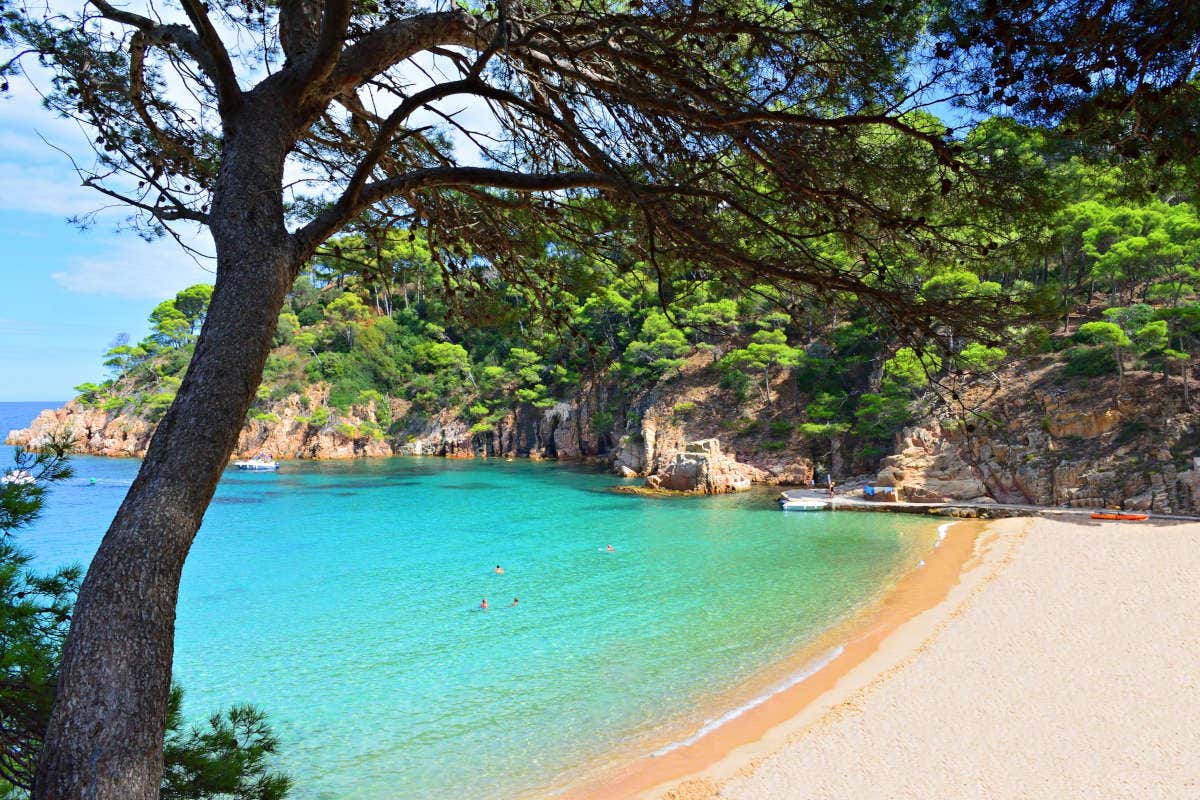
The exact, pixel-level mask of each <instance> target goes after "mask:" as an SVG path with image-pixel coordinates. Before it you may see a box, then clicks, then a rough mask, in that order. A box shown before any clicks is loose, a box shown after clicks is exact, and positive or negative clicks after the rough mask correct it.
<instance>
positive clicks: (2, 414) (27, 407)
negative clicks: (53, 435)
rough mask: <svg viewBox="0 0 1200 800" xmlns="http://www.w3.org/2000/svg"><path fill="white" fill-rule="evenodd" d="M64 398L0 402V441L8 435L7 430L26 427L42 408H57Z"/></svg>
mask: <svg viewBox="0 0 1200 800" xmlns="http://www.w3.org/2000/svg"><path fill="white" fill-rule="evenodd" d="M64 402H66V401H64V400H42V401H32V400H31V401H28V402H26V401H21V402H17V403H0V442H2V441H3V440H4V438H5V437H7V436H8V432H9V431H11V430H16V429H17V428H27V427H29V423H31V422H33V418H34V417H36V416H37V415H38V414H39V413H41V412H42V410H43V409H47V408H59V407H61V406H62V404H63V403H64Z"/></svg>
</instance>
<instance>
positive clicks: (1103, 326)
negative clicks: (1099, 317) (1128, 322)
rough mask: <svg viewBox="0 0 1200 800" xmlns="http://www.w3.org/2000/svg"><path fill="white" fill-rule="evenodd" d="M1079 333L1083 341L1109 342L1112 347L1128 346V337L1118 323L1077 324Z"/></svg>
mask: <svg viewBox="0 0 1200 800" xmlns="http://www.w3.org/2000/svg"><path fill="white" fill-rule="evenodd" d="M1079 335H1080V336H1081V337H1082V338H1083V340H1084V341H1088V342H1093V343H1095V344H1111V345H1113V346H1114V347H1128V346H1129V345H1130V341H1129V337H1128V336H1127V335H1126V334H1125V331H1123V330H1122V329H1121V326H1120V325H1117V324H1116V323H1113V322H1085V323H1083V324H1082V325H1080V326H1079Z"/></svg>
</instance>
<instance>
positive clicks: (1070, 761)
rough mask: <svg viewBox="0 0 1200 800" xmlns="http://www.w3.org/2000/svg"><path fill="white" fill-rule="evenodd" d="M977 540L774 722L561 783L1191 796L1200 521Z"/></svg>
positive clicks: (730, 792) (659, 792)
mask: <svg viewBox="0 0 1200 800" xmlns="http://www.w3.org/2000/svg"><path fill="white" fill-rule="evenodd" d="M952 530H953V529H952ZM955 538H956V537H955V536H954V534H953V533H951V534H950V535H949V536H948V537H947V539H946V542H947V544H950V543H953V542H954V541H955ZM973 538H974V543H973V545H972V547H971V553H970V554H969V556H968V557H967V558H966V560H965V561H964V562H963V563H962V567H961V571H960V573H959V575H960V580H957V581H956V582H954V584H953V585H951V586H950V587H949V588H948V591H947V592H946V594H945V596H944V598H943V599H942V600H941V601H940V602H937V603H935V604H933V605H932V606H931V607H929V608H927V609H926V610H925V611H923V612H918V613H915V614H914V615H912V616H911V617H909V618H908V619H907V620H906V621H904V622H903V623H902V624H900V625H898V626H896V627H895V628H893V629H892V630H891V631H890V633H887V634H886V635H884V636H882V638H879V640H878V646H877V647H876V648H875V649H874V650H873V651H872V652H870V653H868V654H866V655H865V657H864V658H862V659H860V660H858V661H857V663H854V664H852V665H849V668H848V669H842V670H837V671H836V674H835V670H834V669H833V667H834V666H835V665H836V664H837V659H834V660H832V661H831V663H830V664H829V665H828V667H827V668H826V669H824V670H818V671H817V672H816V673H815V674H814V676H813V680H810V681H804V682H801V683H800V684H799V686H798V687H796V688H797V689H800V688H802V687H804V686H806V685H808V686H809V687H810V691H809V693H808V697H807V698H804V697H802V696H800V695H794V696H792V697H791V698H789V697H788V696H787V693H786V692H785V693H781V694H780V695H779V697H778V698H776V697H772V698H770V699H769V700H768V701H766V702H765V703H764V704H763V708H764V709H773V710H774V718H775V719H778V722H776V723H775V724H773V725H770V726H768V727H766V728H765V730H763V731H762V732H761V733H757V732H755V731H753V730H749V729H747V730H744V731H742V732H741V733H740V734H739V732H738V731H737V730H735V729H734V728H733V726H732V725H730V726H726V729H724V730H719V731H717V732H715V733H714V736H718V735H719V736H720V737H721V738H722V739H723V740H724V741H723V743H722V745H721V746H720V747H717V746H714V747H712V748H710V752H709V753H708V756H709V757H708V758H707V760H705V759H704V758H698V759H697V760H696V762H695V763H694V764H693V766H694V769H691V770H690V771H687V772H686V774H682V775H676V774H669V772H668V771H666V770H658V771H657V772H656V771H655V769H644V768H639V767H633V768H630V767H626V768H625V769H624V772H623V773H622V774H619V775H616V776H615V777H613V778H612V779H611V780H609V781H608V782H599V781H598V782H595V783H593V784H592V785H590V786H589V787H587V791H586V792H585V791H579V792H576V793H572V794H569V795H568V796H569V797H592V798H610V797H611V798H618V797H620V798H630V797H632V798H639V800H642V799H647V800H648V799H649V798H655V799H656V800H713V799H714V798H718V797H719V798H722V800H726V799H727V800H776V798H805V799H806V800H808V799H810V798H812V799H815V798H823V799H824V798H829V799H830V800H832V798H846V797H896V798H901V797H903V798H924V797H958V798H981V800H982V798H991V797H1027V798H1035V799H1036V800H1043V798H1044V799H1045V800H1051V799H1053V800H1059V799H1060V798H1064V797H1106V798H1121V799H1122V800H1125V799H1126V798H1127V799H1128V800H1135V798H1137V799H1138V800H1140V798H1143V797H1158V798H1164V799H1165V800H1176V798H1178V800H1183V798H1192V797H1195V796H1196V792H1197V789H1198V788H1200V731H1198V730H1197V729H1196V728H1195V726H1194V724H1193V721H1194V720H1195V719H1196V718H1197V717H1200V683H1197V680H1196V673H1195V665H1196V664H1197V663H1200V635H1197V633H1196V632H1197V631H1198V630H1200V583H1197V581H1196V575H1197V574H1200V525H1198V524H1194V523H1192V524H1158V525H1155V524H1153V523H1137V522H1133V523H1130V522H1093V521H1091V520H1087V521H1066V520H1063V519H1047V518H1025V519H1019V518H1008V519H1003V520H998V521H994V522H990V523H988V524H987V525H986V526H983V525H981V526H979V529H978V530H977V531H976V535H975V536H974V537H973ZM960 544H961V542H960ZM914 572H915V573H919V572H920V570H914ZM910 577H911V576H910ZM878 632H879V631H878V630H877V629H871V630H868V632H867V633H866V634H865V636H867V637H871V636H873V635H875V634H877V633H878ZM857 643H858V642H856V644H857ZM847 650H849V647H847ZM822 676H824V678H825V680H824V681H823V683H822V685H820V686H817V685H815V684H817V683H818V681H817V680H816V679H817V678H821V677H822ZM644 760H645V759H644ZM610 775H611V773H610ZM656 779H658V780H656Z"/></svg>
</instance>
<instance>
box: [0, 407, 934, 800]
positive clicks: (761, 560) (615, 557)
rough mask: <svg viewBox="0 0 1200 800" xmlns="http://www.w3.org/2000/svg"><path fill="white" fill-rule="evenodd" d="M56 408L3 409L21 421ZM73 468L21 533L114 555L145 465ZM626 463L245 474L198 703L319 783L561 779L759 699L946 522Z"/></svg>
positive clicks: (211, 546) (426, 464)
mask: <svg viewBox="0 0 1200 800" xmlns="http://www.w3.org/2000/svg"><path fill="white" fill-rule="evenodd" d="M52 405H55V404H53V403H24V404H13V403H8V404H2V405H0V415H2V416H0V419H2V420H5V422H4V426H7V427H17V426H20V425H23V424H27V423H28V421H29V419H31V418H32V417H33V415H34V414H35V413H36V412H37V411H38V410H40V409H41V408H43V407H49V406H52ZM4 457H5V459H7V458H8V456H7V455H4ZM73 462H74V466H75V471H76V476H75V477H74V478H72V479H70V480H69V481H67V482H66V483H65V484H64V485H60V486H58V487H56V488H55V489H54V490H53V491H52V492H51V493H50V495H49V503H48V506H47V508H46V511H45V513H44V516H43V517H42V519H41V520H39V521H38V522H37V523H35V524H34V525H33V526H32V527H31V528H29V529H27V530H26V531H24V532H22V533H20V534H19V535H18V543H19V544H20V545H21V546H22V547H25V548H27V549H29V550H31V551H32V552H33V553H34V554H35V556H36V564H37V565H38V566H40V567H46V568H48V567H52V566H56V565H61V564H64V563H68V562H72V561H78V562H81V563H86V562H87V561H88V560H89V559H90V558H91V557H92V555H93V553H94V552H95V549H96V546H97V545H98V543H99V541H100V538H101V536H102V535H103V533H104V530H105V528H106V527H107V525H108V523H109V522H110V521H111V519H112V516H113V514H114V513H115V511H116V508H117V506H118V504H119V503H120V502H121V499H122V498H123V497H124V495H125V492H126V491H127V489H128V487H129V485H130V483H131V481H132V479H133V477H134V474H135V473H136V471H137V468H138V465H139V463H140V462H138V461H137V460H136V459H104V458H95V457H86V456H79V457H75V458H74V459H73ZM620 482H621V481H620V480H619V479H617V478H615V477H614V476H612V475H607V474H602V473H599V472H595V471H590V470H583V469H576V468H573V467H570V466H567V465H555V464H539V463H531V462H529V461H524V460H518V461H516V462H511V463H506V462H503V461H495V460H490V461H486V462H480V461H475V462H460V461H447V460H444V459H436V458H425V459H419V458H388V459H377V460H365V461H350V462H288V463H285V464H284V465H283V468H282V469H281V470H280V471H279V472H278V473H277V474H254V473H239V472H236V471H234V470H230V471H228V472H227V473H226V474H225V477H224V478H223V480H222V481H221V484H220V486H219V487H218V489H217V493H216V497H215V499H214V501H213V504H212V505H211V507H210V508H209V510H208V514H207V516H206V517H205V520H204V525H203V527H202V528H201V530H200V533H199V535H198V537H197V539H196V543H195V546H194V547H193V549H192V553H191V555H190V556H189V558H188V560H187V563H186V565H185V567H184V571H183V583H182V587H181V591H180V601H179V617H178V622H177V638H176V659H175V677H176V679H177V680H178V681H179V682H180V683H181V684H182V685H183V687H184V688H185V690H186V696H185V712H186V713H187V714H188V715H189V716H190V717H192V718H193V719H195V720H197V721H202V720H204V719H205V718H206V717H207V715H208V714H210V713H211V712H213V711H215V710H217V709H219V708H223V707H227V706H228V705H230V704H232V703H236V702H252V703H255V704H257V705H258V706H260V707H262V708H263V709H264V710H265V711H266V712H267V713H268V714H269V716H270V719H271V721H272V723H273V725H274V726H275V729H276V731H277V732H278V734H279V735H280V738H281V753H282V755H281V757H280V759H279V765H280V766H281V767H282V768H283V769H285V770H287V771H288V772H290V773H291V774H292V775H293V776H294V777H295V779H296V789H295V791H294V794H293V797H294V798H295V800H336V799H339V798H350V797H353V798H356V800H385V798H386V799H387V800H393V799H399V800H406V799H407V798H461V799H462V800H501V799H502V798H512V797H517V796H527V795H529V794H541V793H546V792H548V791H551V790H553V788H554V787H556V786H560V785H562V783H563V782H564V781H566V780H570V779H572V778H576V777H578V776H580V775H582V774H584V773H585V772H586V771H587V770H589V769H590V768H592V767H594V766H596V765H597V764H602V763H604V762H605V760H606V759H608V758H610V757H611V755H612V754H614V753H621V754H624V755H626V756H628V757H634V758H637V757H649V756H650V754H651V753H653V752H655V751H656V750H660V749H662V748H664V747H669V746H670V744H671V742H674V741H681V740H684V739H687V738H689V737H691V736H693V735H694V734H695V733H696V732H697V731H699V730H701V729H702V728H704V726H705V725H706V723H708V722H709V721H711V720H713V719H716V718H718V717H721V716H723V715H726V714H728V713H729V712H731V711H733V710H734V709H736V708H738V707H739V706H742V705H744V704H745V703H747V702H748V701H749V700H751V699H752V698H751V697H749V696H747V694H746V692H747V691H758V690H757V689H754V690H748V689H747V690H743V689H739V687H743V686H750V685H752V684H753V683H754V681H755V680H758V679H759V678H758V676H761V675H762V674H763V672H764V670H767V669H769V668H770V667H772V665H777V664H779V663H780V662H781V661H783V660H784V659H786V658H787V657H789V656H790V655H792V654H793V653H795V652H797V650H798V649H799V648H800V647H802V646H803V645H804V644H805V643H807V642H812V641H814V639H815V638H816V637H818V636H819V635H820V634H821V633H822V632H824V631H827V630H829V628H830V627H831V626H833V625H835V624H837V623H838V622H839V621H841V620H843V619H845V618H846V617H847V616H848V615H850V614H852V613H853V612H854V611H855V610H857V609H858V608H860V607H861V606H862V605H863V604H864V603H867V602H870V601H871V600H872V599H874V598H876V597H878V596H879V594H880V592H881V591H882V590H883V589H884V588H885V587H886V586H888V585H889V584H890V583H891V582H892V581H894V580H895V579H896V578H897V576H898V575H900V574H901V573H903V572H904V571H906V570H909V569H912V568H913V567H914V566H915V564H916V562H917V561H918V560H919V559H920V558H921V557H922V556H923V554H924V553H925V552H927V549H928V548H929V547H930V546H932V542H933V541H934V539H935V538H936V532H935V529H934V526H933V525H931V524H930V523H929V522H927V521H925V520H923V519H921V518H919V517H909V516H890V515H884V514H850V513H841V514H827V513H803V514H785V513H782V512H780V511H779V510H778V509H777V508H776V507H775V505H774V504H773V502H772V498H771V493H770V492H751V493H747V494H742V495H731V496H724V497H704V498H696V497H690V498H647V497H639V496H630V495H625V494H619V493H615V492H613V491H611V490H612V488H613V487H614V486H616V485H619V484H620ZM609 544H612V545H613V547H614V552H608V551H607V549H606V546H607V545H609ZM498 564H499V565H501V566H503V568H504V574H503V575H497V574H495V568H496V566H497V565H498ZM484 597H486V598H487V600H488V603H489V605H490V606H491V608H490V610H488V611H486V612H485V611H480V610H478V607H479V605H480V601H481V599H482V598H484ZM516 598H519V601H517V605H516V606H515V607H513V603H514V599H516ZM748 681H749V682H750V683H748Z"/></svg>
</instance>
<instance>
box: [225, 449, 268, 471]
mask: <svg viewBox="0 0 1200 800" xmlns="http://www.w3.org/2000/svg"><path fill="white" fill-rule="evenodd" d="M233 465H234V466H235V467H237V468H238V469H244V470H249V471H250V472H274V471H275V470H277V469H279V465H278V464H276V463H275V459H273V458H271V454H270V453H259V454H258V455H256V456H255V457H254V458H247V459H243V460H241V461H235V462H233Z"/></svg>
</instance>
